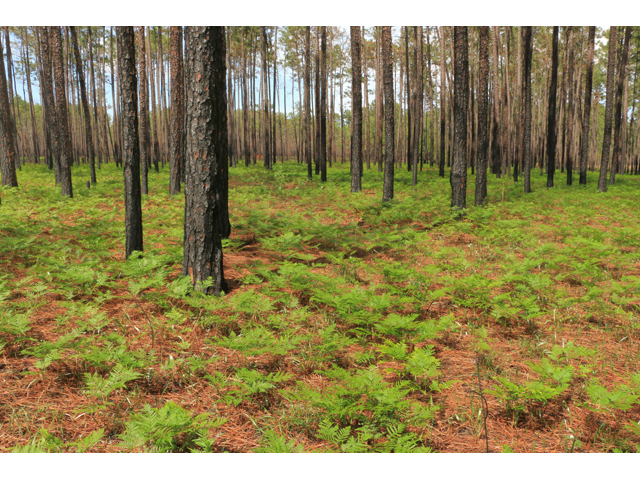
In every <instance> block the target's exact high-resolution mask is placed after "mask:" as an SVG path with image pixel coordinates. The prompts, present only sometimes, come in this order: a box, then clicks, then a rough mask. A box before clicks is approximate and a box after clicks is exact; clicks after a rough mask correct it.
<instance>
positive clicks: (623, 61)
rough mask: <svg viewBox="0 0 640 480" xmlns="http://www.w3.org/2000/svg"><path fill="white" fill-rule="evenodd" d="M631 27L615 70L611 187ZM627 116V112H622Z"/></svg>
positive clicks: (618, 147)
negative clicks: (615, 86)
mask: <svg viewBox="0 0 640 480" xmlns="http://www.w3.org/2000/svg"><path fill="white" fill-rule="evenodd" d="M632 30H633V27H627V28H626V30H625V34H624V46H623V47H622V57H620V62H619V64H618V69H617V70H616V73H617V77H618V86H617V89H616V111H615V130H614V132H615V133H614V140H613V157H612V161H611V175H610V176H609V185H613V184H614V183H615V181H616V174H617V173H618V169H619V168H620V164H621V156H622V155H621V152H622V138H621V125H622V115H623V114H622V98H623V95H624V80H625V71H626V69H627V63H628V62H629V41H630V39H631V32H632ZM624 115H625V116H626V115H627V112H626V111H625V112H624Z"/></svg>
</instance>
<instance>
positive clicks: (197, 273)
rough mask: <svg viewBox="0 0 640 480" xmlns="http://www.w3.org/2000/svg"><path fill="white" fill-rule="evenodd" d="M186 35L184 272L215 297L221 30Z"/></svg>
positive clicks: (223, 138)
mask: <svg viewBox="0 0 640 480" xmlns="http://www.w3.org/2000/svg"><path fill="white" fill-rule="evenodd" d="M185 37H186V38H185V40H186V61H187V72H188V75H187V87H188V89H187V116H188V128H187V132H188V134H187V158H186V159H185V160H186V161H185V168H186V171H185V186H184V190H185V208H184V213H185V219H184V259H183V263H182V274H183V275H188V276H190V277H191V281H192V283H193V285H197V284H199V283H200V284H204V285H205V286H204V287H203V289H204V290H205V291H206V292H207V293H212V294H214V295H218V294H219V293H220V292H221V291H222V290H224V289H225V288H226V284H225V281H224V274H223V267H222V242H221V232H220V225H219V222H218V221H217V219H218V216H219V213H220V212H219V211H220V209H221V205H220V193H221V190H222V189H223V186H224V185H223V175H222V170H223V168H226V164H227V162H228V159H227V152H228V144H227V141H228V137H227V99H226V83H225V76H226V67H225V56H226V47H225V38H224V27H187V28H186V29H185ZM208 279H211V282H212V283H211V284H208V283H207V281H208Z"/></svg>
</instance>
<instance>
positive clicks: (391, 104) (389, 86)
mask: <svg viewBox="0 0 640 480" xmlns="http://www.w3.org/2000/svg"><path fill="white" fill-rule="evenodd" d="M392 46H393V45H392V43H391V27H382V64H383V65H382V70H383V72H382V74H383V77H384V78H383V81H384V98H385V102H384V132H385V139H384V145H385V148H384V150H385V152H384V181H383V186H382V201H383V202H388V201H390V200H392V199H393V168H394V167H393V162H394V145H395V143H394V139H393V135H394V132H395V126H394V113H395V112H394V110H395V107H396V105H395V101H394V95H393V57H392V50H391V49H392ZM380 100H382V98H381V97H380V98H376V103H378V102H379V101H380ZM414 166H415V162H414ZM414 170H415V168H414Z"/></svg>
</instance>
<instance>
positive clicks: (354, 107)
mask: <svg viewBox="0 0 640 480" xmlns="http://www.w3.org/2000/svg"><path fill="white" fill-rule="evenodd" d="M351 112H352V119H351V120H352V121H351V192H352V193H355V192H360V191H362V172H361V171H360V168H361V167H362V67H361V65H360V27H351Z"/></svg>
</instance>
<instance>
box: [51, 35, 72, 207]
mask: <svg viewBox="0 0 640 480" xmlns="http://www.w3.org/2000/svg"><path fill="white" fill-rule="evenodd" d="M49 38H50V40H51V45H52V56H53V70H54V72H55V81H56V113H57V119H58V122H57V124H58V138H59V139H60V144H59V146H60V185H61V187H62V196H68V197H70V198H73V185H72V184H71V160H72V155H71V138H70V136H69V129H68V125H69V118H68V107H67V95H66V89H65V82H64V65H63V57H62V37H61V34H60V27H50V30H49Z"/></svg>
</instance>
